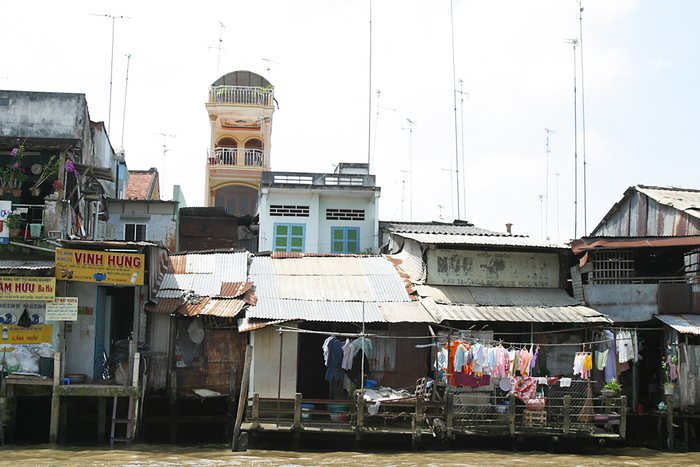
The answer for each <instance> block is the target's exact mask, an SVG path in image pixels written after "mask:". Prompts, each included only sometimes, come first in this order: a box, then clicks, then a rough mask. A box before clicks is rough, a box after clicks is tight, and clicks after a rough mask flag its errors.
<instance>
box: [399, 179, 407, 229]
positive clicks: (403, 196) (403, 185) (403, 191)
mask: <svg viewBox="0 0 700 467" xmlns="http://www.w3.org/2000/svg"><path fill="white" fill-rule="evenodd" d="M399 172H401V220H404V219H406V218H405V217H403V206H404V201H405V199H406V173H408V170H403V169H401V170H399Z"/></svg>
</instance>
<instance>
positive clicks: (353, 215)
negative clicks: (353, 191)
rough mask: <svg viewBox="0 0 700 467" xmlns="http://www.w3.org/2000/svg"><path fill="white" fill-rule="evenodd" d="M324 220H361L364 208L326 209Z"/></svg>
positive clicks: (363, 215)
mask: <svg viewBox="0 0 700 467" xmlns="http://www.w3.org/2000/svg"><path fill="white" fill-rule="evenodd" d="M326 220H329V221H363V220H365V210H364V209H333V208H328V209H326Z"/></svg>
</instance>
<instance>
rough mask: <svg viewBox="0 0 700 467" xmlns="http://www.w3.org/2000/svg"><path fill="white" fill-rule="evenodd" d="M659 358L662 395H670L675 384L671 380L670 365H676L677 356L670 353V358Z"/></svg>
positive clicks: (674, 388)
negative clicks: (661, 374) (662, 374)
mask: <svg viewBox="0 0 700 467" xmlns="http://www.w3.org/2000/svg"><path fill="white" fill-rule="evenodd" d="M670 360H671V361H670V362H669V358H668V357H666V358H662V359H661V369H662V370H663V372H664V396H672V395H673V393H674V392H675V390H676V385H675V383H674V382H673V381H674V378H672V376H671V366H672V365H673V366H675V365H678V356H676V355H672V356H671V358H670Z"/></svg>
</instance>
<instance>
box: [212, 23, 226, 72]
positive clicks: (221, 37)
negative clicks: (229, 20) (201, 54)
mask: <svg viewBox="0 0 700 467" xmlns="http://www.w3.org/2000/svg"><path fill="white" fill-rule="evenodd" d="M224 29H226V26H224V23H222V22H221V20H219V43H218V44H217V45H216V47H215V46H213V45H210V46H209V49H210V50H211V49H216V77H217V79H218V78H219V64H220V63H221V51H222V50H224V48H223V44H224Z"/></svg>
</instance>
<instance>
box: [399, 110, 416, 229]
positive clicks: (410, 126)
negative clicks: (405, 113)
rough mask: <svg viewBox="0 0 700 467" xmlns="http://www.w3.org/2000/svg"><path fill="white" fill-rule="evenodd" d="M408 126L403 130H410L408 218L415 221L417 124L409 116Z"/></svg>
mask: <svg viewBox="0 0 700 467" xmlns="http://www.w3.org/2000/svg"><path fill="white" fill-rule="evenodd" d="M406 121H407V122H408V128H402V130H408V186H409V191H408V218H409V220H410V221H411V222H413V125H415V124H416V122H414V121H413V120H411V119H410V118H407V119H406Z"/></svg>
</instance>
